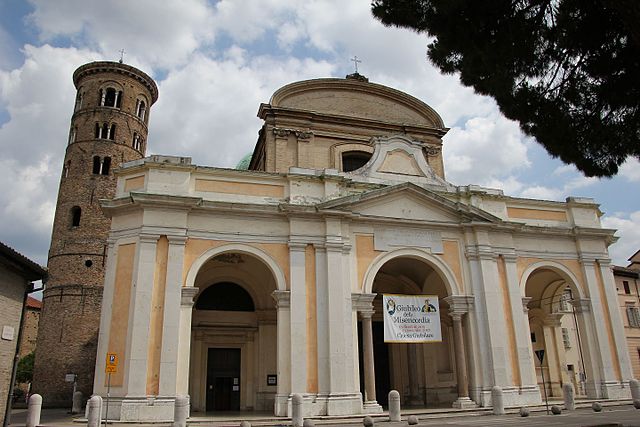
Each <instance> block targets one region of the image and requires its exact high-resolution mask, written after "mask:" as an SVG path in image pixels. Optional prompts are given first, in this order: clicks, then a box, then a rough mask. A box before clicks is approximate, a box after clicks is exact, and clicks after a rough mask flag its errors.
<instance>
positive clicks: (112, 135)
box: [109, 123, 116, 141]
mask: <svg viewBox="0 0 640 427" xmlns="http://www.w3.org/2000/svg"><path fill="white" fill-rule="evenodd" d="M109 139H110V140H112V141H113V140H114V139H116V124H115V123H113V124H112V125H111V128H110V129H109Z"/></svg>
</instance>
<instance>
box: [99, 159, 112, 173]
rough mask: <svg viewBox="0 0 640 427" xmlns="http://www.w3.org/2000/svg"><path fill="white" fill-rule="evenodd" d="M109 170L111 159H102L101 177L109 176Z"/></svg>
mask: <svg viewBox="0 0 640 427" xmlns="http://www.w3.org/2000/svg"><path fill="white" fill-rule="evenodd" d="M109 168H111V157H105V158H104V159H102V170H101V171H100V172H101V173H102V175H109Z"/></svg>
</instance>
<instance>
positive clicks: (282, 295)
mask: <svg viewBox="0 0 640 427" xmlns="http://www.w3.org/2000/svg"><path fill="white" fill-rule="evenodd" d="M271 296H272V297H273V299H275V300H276V307H277V310H278V344H277V348H278V390H277V391H276V398H275V408H274V409H275V411H274V412H275V415H276V416H279V417H287V416H289V415H290V414H289V413H288V406H289V405H288V399H289V393H291V375H290V372H291V325H290V323H291V313H290V311H289V309H290V306H291V303H290V293H289V291H280V290H278V291H273V293H272V294H271Z"/></svg>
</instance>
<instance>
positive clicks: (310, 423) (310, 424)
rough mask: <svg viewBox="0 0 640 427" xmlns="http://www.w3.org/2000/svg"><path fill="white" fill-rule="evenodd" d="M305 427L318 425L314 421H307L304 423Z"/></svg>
mask: <svg viewBox="0 0 640 427" xmlns="http://www.w3.org/2000/svg"><path fill="white" fill-rule="evenodd" d="M302 426H303V427H316V423H315V422H314V421H313V420H309V419H306V420H304V422H303V423H302Z"/></svg>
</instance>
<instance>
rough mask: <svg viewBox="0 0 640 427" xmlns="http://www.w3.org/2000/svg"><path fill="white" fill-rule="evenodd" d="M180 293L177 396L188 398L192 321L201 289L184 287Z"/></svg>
mask: <svg viewBox="0 0 640 427" xmlns="http://www.w3.org/2000/svg"><path fill="white" fill-rule="evenodd" d="M180 291H181V292H180V326H179V332H178V334H179V339H178V358H177V369H176V376H177V383H176V395H179V396H188V395H189V361H190V360H191V319H192V314H193V303H194V298H195V296H196V295H197V294H198V292H199V291H200V289H199V288H195V287H188V288H184V287H183V288H181V290H180ZM161 387H162V385H161Z"/></svg>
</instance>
